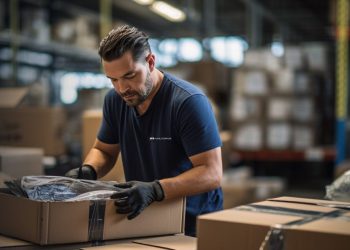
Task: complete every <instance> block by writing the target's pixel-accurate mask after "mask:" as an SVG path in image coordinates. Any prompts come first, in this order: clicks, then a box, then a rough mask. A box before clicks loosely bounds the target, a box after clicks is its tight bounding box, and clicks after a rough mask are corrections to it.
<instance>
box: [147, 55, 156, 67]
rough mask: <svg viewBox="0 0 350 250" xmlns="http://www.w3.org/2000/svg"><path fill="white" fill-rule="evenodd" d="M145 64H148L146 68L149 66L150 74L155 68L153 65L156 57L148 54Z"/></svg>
mask: <svg viewBox="0 0 350 250" xmlns="http://www.w3.org/2000/svg"><path fill="white" fill-rule="evenodd" d="M146 60H147V62H148V66H149V70H150V72H152V71H153V70H154V68H155V63H156V57H155V55H154V54H152V53H150V54H149V55H148V56H147V59H146Z"/></svg>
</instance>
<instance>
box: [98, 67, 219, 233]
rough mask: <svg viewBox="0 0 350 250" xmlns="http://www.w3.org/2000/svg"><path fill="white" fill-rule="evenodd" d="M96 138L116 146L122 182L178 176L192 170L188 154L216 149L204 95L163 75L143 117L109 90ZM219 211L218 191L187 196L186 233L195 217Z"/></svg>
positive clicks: (216, 133)
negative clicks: (122, 175) (119, 153)
mask: <svg viewBox="0 0 350 250" xmlns="http://www.w3.org/2000/svg"><path fill="white" fill-rule="evenodd" d="M98 139H99V140H100V141H102V142H104V143H108V144H119V145H120V149H121V155H122V160H123V165H124V172H125V179H126V180H127V181H131V180H138V181H154V180H160V179H163V178H169V177H174V176H177V175H179V174H181V173H183V172H185V171H187V170H189V169H190V168H192V163H191V161H190V160H189V157H190V156H193V155H195V154H198V153H202V152H204V151H207V150H210V149H213V148H216V147H219V146H221V140H220V136H219V131H218V128H217V124H216V121H215V117H214V114H213V111H212V108H211V105H210V103H209V101H208V99H207V97H206V96H205V95H204V94H203V92H202V91H201V90H199V89H198V88H197V87H195V86H194V85H192V84H190V83H188V82H186V81H183V80H181V79H178V78H175V77H174V76H172V75H170V74H167V73H165V74H164V79H163V82H162V84H161V86H160V88H159V90H158V92H157V93H156V95H155V96H154V98H153V100H152V102H151V104H150V106H149V107H148V109H147V111H146V112H145V113H144V114H142V115H139V114H138V113H137V111H136V108H134V107H130V106H128V105H127V104H126V103H125V102H124V101H123V99H122V98H121V97H120V96H119V95H118V94H117V93H116V92H115V90H113V89H112V90H110V91H109V92H108V94H107V95H106V97H105V101H104V106H103V120H102V125H101V128H100V131H99V133H98ZM220 209H222V191H221V189H220V188H219V189H216V190H213V191H210V192H207V193H203V194H200V195H194V196H189V197H187V200H186V218H185V221H186V223H185V232H186V234H187V235H194V234H195V229H196V216H197V215H200V214H204V213H208V212H213V211H217V210H220Z"/></svg>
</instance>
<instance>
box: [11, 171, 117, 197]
mask: <svg viewBox="0 0 350 250" xmlns="http://www.w3.org/2000/svg"><path fill="white" fill-rule="evenodd" d="M19 180H20V181H19ZM19 180H14V181H12V182H7V183H6V184H7V186H8V187H9V188H10V190H11V191H13V193H14V194H16V195H17V196H25V195H23V194H21V192H19V189H20V188H21V189H22V190H23V192H24V194H26V195H27V197H28V198H29V199H32V200H39V201H65V200H69V201H73V200H96V199H108V198H109V197H110V196H111V195H112V194H114V193H116V192H117V191H118V188H116V187H115V186H114V185H115V184H117V182H116V181H92V180H81V179H73V178H69V177H62V176H24V177H22V178H21V179H19ZM18 183H20V187H19V186H18ZM96 191H98V192H96Z"/></svg>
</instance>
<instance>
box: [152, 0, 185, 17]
mask: <svg viewBox="0 0 350 250" xmlns="http://www.w3.org/2000/svg"><path fill="white" fill-rule="evenodd" d="M150 8H151V10H152V11H154V12H155V13H157V14H158V15H160V16H162V17H164V18H166V19H168V20H169V21H172V22H182V21H184V20H185V19H186V15H185V13H184V12H183V11H181V10H179V9H178V8H175V7H174V6H172V5H170V4H168V3H166V2H163V1H156V2H154V3H153V4H152V5H151V7H150Z"/></svg>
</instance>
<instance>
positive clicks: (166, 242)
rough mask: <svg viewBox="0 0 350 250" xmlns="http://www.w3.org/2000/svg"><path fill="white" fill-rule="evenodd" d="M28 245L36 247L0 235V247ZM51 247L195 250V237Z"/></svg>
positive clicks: (161, 237)
mask: <svg viewBox="0 0 350 250" xmlns="http://www.w3.org/2000/svg"><path fill="white" fill-rule="evenodd" d="M21 246H30V247H28V248H30V249H32V248H35V249H36V248H37V247H36V246H33V245H32V244H31V243H30V242H27V241H21V240H18V239H14V238H10V237H6V236H3V235H0V249H1V248H6V247H21ZM51 248H52V249H84V250H112V249H113V250H115V249H122V250H129V249H133V250H135V249H146V250H147V249H158V250H159V249H169V250H196V249H197V238H195V237H189V236H185V235H183V234H174V235H169V236H160V237H147V238H137V239H123V240H110V241H104V242H103V243H102V244H101V245H99V246H91V243H80V244H79V243H78V244H77V243H74V244H64V245H55V246H51Z"/></svg>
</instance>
